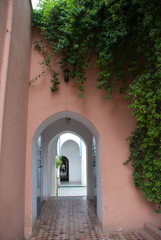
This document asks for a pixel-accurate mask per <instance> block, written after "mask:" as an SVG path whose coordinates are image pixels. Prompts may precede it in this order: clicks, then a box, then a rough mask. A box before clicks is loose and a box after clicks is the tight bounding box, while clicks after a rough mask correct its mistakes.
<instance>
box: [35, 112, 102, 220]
mask: <svg viewBox="0 0 161 240" xmlns="http://www.w3.org/2000/svg"><path fill="white" fill-rule="evenodd" d="M67 114H68V116H70V119H71V120H70V124H69V123H68V124H67V122H66V116H65V117H64V115H67ZM63 132H73V133H74V134H77V135H78V136H80V137H81V138H82V139H83V140H84V142H85V143H86V145H87V146H88V150H87V159H88V160H87V162H88V163H87V198H88V199H90V200H93V201H94V200H95V202H96V206H97V217H98V220H99V222H102V218H103V216H102V182H101V151H100V137H99V134H98V132H97V130H96V129H95V127H94V126H93V125H92V124H91V122H89V121H88V120H87V119H85V118H84V117H82V116H81V115H79V114H76V113H73V112H61V113H59V114H55V115H53V116H51V117H50V118H49V119H47V120H46V121H45V122H43V123H42V124H41V125H40V126H39V128H38V129H37V131H36V133H35V135H34V139H33V154H32V172H33V174H32V220H33V223H34V222H35V220H36V217H37V214H36V205H37V203H36V191H35V189H36V187H37V181H36V177H35V172H36V168H37V166H36V164H35V163H36V159H37V151H36V142H37V139H38V137H39V136H40V134H41V138H42V175H43V177H42V186H41V188H42V189H43V191H42V196H41V201H43V200H48V198H49V197H50V196H51V193H52V192H51V188H50V178H51V176H52V178H53V179H52V181H53V182H54V179H55V176H54V174H49V173H51V172H52V171H54V169H55V166H54V165H55V159H54V158H51V154H52V156H54V152H55V153H56V142H57V141H58V137H59V135H60V134H61V133H63ZM93 137H94V138H95V140H96V165H97V168H96V171H97V174H96V176H97V179H96V181H97V184H96V185H95V186H97V189H96V188H94V168H93ZM49 148H50V150H51V149H52V150H51V151H49ZM55 184H56V183H55ZM95 193H96V194H95ZM52 194H53V193H52Z"/></svg>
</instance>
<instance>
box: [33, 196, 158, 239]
mask: <svg viewBox="0 0 161 240" xmlns="http://www.w3.org/2000/svg"><path fill="white" fill-rule="evenodd" d="M67 239H70V240H91V239H93V240H101V239H107V240H110V239H116V240H120V239H121V240H130V239H132V240H154V239H153V238H152V237H151V236H150V235H149V234H148V233H147V232H146V231H145V230H139V231H133V232H112V233H111V232H107V233H103V232H102V231H101V229H100V228H99V226H98V224H97V220H96V216H95V214H94V210H93V204H92V203H91V201H87V200H86V198H85V197H54V198H50V200H49V201H47V202H46V203H45V204H44V206H43V209H42V212H41V215H40V217H39V219H38V220H37V222H36V224H35V229H34V232H33V236H32V237H31V238H30V240H67Z"/></svg>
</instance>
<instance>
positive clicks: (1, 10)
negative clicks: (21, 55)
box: [0, 0, 8, 66]
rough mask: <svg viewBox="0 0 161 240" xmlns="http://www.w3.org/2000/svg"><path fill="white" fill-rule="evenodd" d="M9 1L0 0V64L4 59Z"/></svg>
mask: <svg viewBox="0 0 161 240" xmlns="http://www.w3.org/2000/svg"><path fill="white" fill-rule="evenodd" d="M7 3H8V2H7V1H2V0H1V1H0V6H1V7H0V23H1V24H0V33H1V34H0V66H1V61H2V51H3V43H4V34H5V27H6V18H7V5H8V4H7Z"/></svg>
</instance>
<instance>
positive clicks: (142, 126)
mask: <svg viewBox="0 0 161 240" xmlns="http://www.w3.org/2000/svg"><path fill="white" fill-rule="evenodd" d="M32 24H33V26H36V27H38V28H40V30H41V33H42V36H43V38H42V40H40V41H36V42H35V47H36V48H37V49H38V50H39V51H40V52H41V54H42V55H43V56H44V60H43V61H42V62H41V63H40V64H41V65H42V74H44V73H45V67H48V68H49V70H50V72H51V84H52V85H51V91H52V92H55V91H57V90H58V85H59V83H60V82H59V77H58V72H56V70H55V69H54V65H53V64H52V59H53V58H54V56H55V54H59V55H60V56H61V61H60V62H59V64H60V67H61V68H62V69H64V68H66V67H69V66H70V69H71V72H70V76H71V78H72V79H75V81H76V83H77V84H78V88H79V90H80V93H79V97H83V95H84V91H85V89H84V82H85V81H87V78H86V70H87V69H88V67H89V64H90V60H91V58H92V56H97V60H96V62H95V66H96V67H97V68H98V69H99V73H98V78H97V83H98V89H103V90H105V92H106V98H107V99H111V97H112V93H113V88H114V87H119V89H120V93H123V92H126V93H127V97H129V98H130V99H131V105H130V106H129V107H130V108H131V109H132V111H133V114H134V116H135V117H136V119H137V126H136V130H135V131H134V132H132V134H131V136H130V137H129V142H130V157H129V159H128V160H127V161H126V162H125V164H128V163H129V162H131V161H132V163H133V167H134V172H133V178H134V182H135V185H136V186H137V187H139V188H140V189H141V191H142V192H143V194H144V196H145V197H146V198H147V200H148V201H150V202H155V203H156V204H157V207H156V212H160V211H161V4H160V1H159V2H158V0H142V1H140V0H117V1H116V0H99V1H97V0H57V1H56V0H55V1H49V0H40V4H39V9H36V10H34V11H33V15H32ZM44 39H45V40H47V41H48V43H49V44H50V50H49V49H48V48H47V47H45V45H44ZM39 76H40V75H39ZM39 76H38V77H39ZM36 79H37V77H36V78H35V79H34V80H32V81H35V80H36ZM32 81H31V82H32Z"/></svg>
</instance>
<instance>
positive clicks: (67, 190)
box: [58, 181, 87, 197]
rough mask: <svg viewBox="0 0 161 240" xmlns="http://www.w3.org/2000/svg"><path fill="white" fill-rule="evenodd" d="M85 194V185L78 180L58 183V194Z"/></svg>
mask: <svg viewBox="0 0 161 240" xmlns="http://www.w3.org/2000/svg"><path fill="white" fill-rule="evenodd" d="M86 195H87V187H85V186H82V185H81V183H79V182H74V183H73V182H65V181H62V182H61V183H60V187H59V189H58V196H59V197H65V196H68V197H69V196H86Z"/></svg>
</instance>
